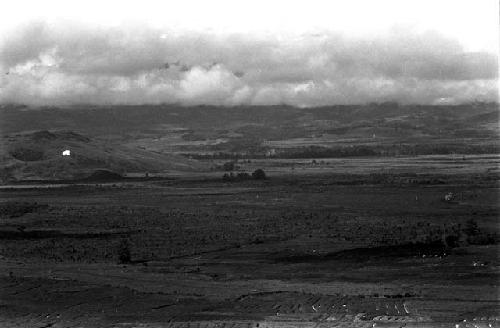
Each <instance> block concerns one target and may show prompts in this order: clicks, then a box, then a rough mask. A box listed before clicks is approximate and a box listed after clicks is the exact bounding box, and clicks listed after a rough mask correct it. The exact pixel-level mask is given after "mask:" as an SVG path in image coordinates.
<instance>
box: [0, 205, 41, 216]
mask: <svg viewBox="0 0 500 328" xmlns="http://www.w3.org/2000/svg"><path fill="white" fill-rule="evenodd" d="M47 208H48V205H47V204H38V203H36V202H35V203H30V202H16V201H14V202H7V203H3V204H0V217H9V218H17V217H21V216H23V215H24V214H27V213H33V212H36V211H39V210H43V209H47Z"/></svg>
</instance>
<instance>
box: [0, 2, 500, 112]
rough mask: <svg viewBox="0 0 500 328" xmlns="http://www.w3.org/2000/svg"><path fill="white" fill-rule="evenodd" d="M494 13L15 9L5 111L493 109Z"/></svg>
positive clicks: (252, 5) (345, 5) (279, 6)
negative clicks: (90, 107) (480, 105)
mask: <svg viewBox="0 0 500 328" xmlns="http://www.w3.org/2000/svg"><path fill="white" fill-rule="evenodd" d="M498 12H499V10H498V2H497V1H496V0H483V1H473V0H463V1H451V0H439V1H410V0H406V1H405V0H399V1H396V0H385V1H376V2H374V1H369V0H365V1H363V0H357V1H347V0H346V1H335V2H333V1H320V0H318V1H315V0H312V1H267V2H266V1H240V2H236V1H226V0H224V1H223V0H221V1H210V2H207V1H194V0H190V1H186V2H182V4H178V3H176V4H174V3H173V2H168V1H167V2H160V1H108V2H103V1H101V2H99V1H95V0H94V1H85V2H84V1H77V2H71V4H70V3H69V2H68V1H60V0H53V1H45V2H41V1H25V0H21V1H16V2H15V3H14V4H11V5H10V6H7V10H3V11H2V13H1V14H0V21H1V23H0V72H1V74H0V103H23V104H27V105H73V104H97V105H101V104H159V103H181V104H185V105H197V104H207V105H224V106H235V105H241V104H251V105H274V104H288V105H293V106H302V107H307V106H320V105H334V104H359V103H367V102H383V101H398V102H400V103H404V104H407V103H410V104H414V103H418V104H457V103H463V102H470V101H475V100H479V101H498V96H499V95H498V54H499V51H498V27H499V22H498Z"/></svg>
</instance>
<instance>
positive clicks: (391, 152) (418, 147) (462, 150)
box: [190, 144, 500, 171]
mask: <svg viewBox="0 0 500 328" xmlns="http://www.w3.org/2000/svg"><path fill="white" fill-rule="evenodd" d="M499 153H500V145H498V144H484V145H473V144H451V145H446V144H394V145H355V146H340V147H333V148H330V147H323V146H308V147H300V148H288V149H279V150H277V151H276V152H275V153H272V154H269V153H268V152H258V153H248V152H247V153H227V152H218V153H213V154H193V155H190V156H191V157H192V158H195V159H199V160H204V159H205V160H206V159H230V160H233V161H234V160H238V159H247V158H344V157H361V156H363V157H365V156H366V157H369V156H413V155H450V154H499ZM224 170H226V171H231V169H226V167H224Z"/></svg>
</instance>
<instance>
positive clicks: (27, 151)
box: [9, 146, 45, 162]
mask: <svg viewBox="0 0 500 328" xmlns="http://www.w3.org/2000/svg"><path fill="white" fill-rule="evenodd" d="M9 154H10V155H11V156H12V157H14V158H15V159H17V160H20V161H23V162H35V161H41V160H43V159H45V153H44V152H43V151H42V150H39V149H36V148H35V147H29V146H14V147H13V148H12V149H10V150H9Z"/></svg>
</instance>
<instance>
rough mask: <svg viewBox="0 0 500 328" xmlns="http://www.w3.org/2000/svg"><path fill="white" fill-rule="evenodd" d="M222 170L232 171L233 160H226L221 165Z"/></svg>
mask: <svg viewBox="0 0 500 328" xmlns="http://www.w3.org/2000/svg"><path fill="white" fill-rule="evenodd" d="M222 168H223V169H224V171H234V169H235V167H234V162H226V163H224V164H223V165H222Z"/></svg>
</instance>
